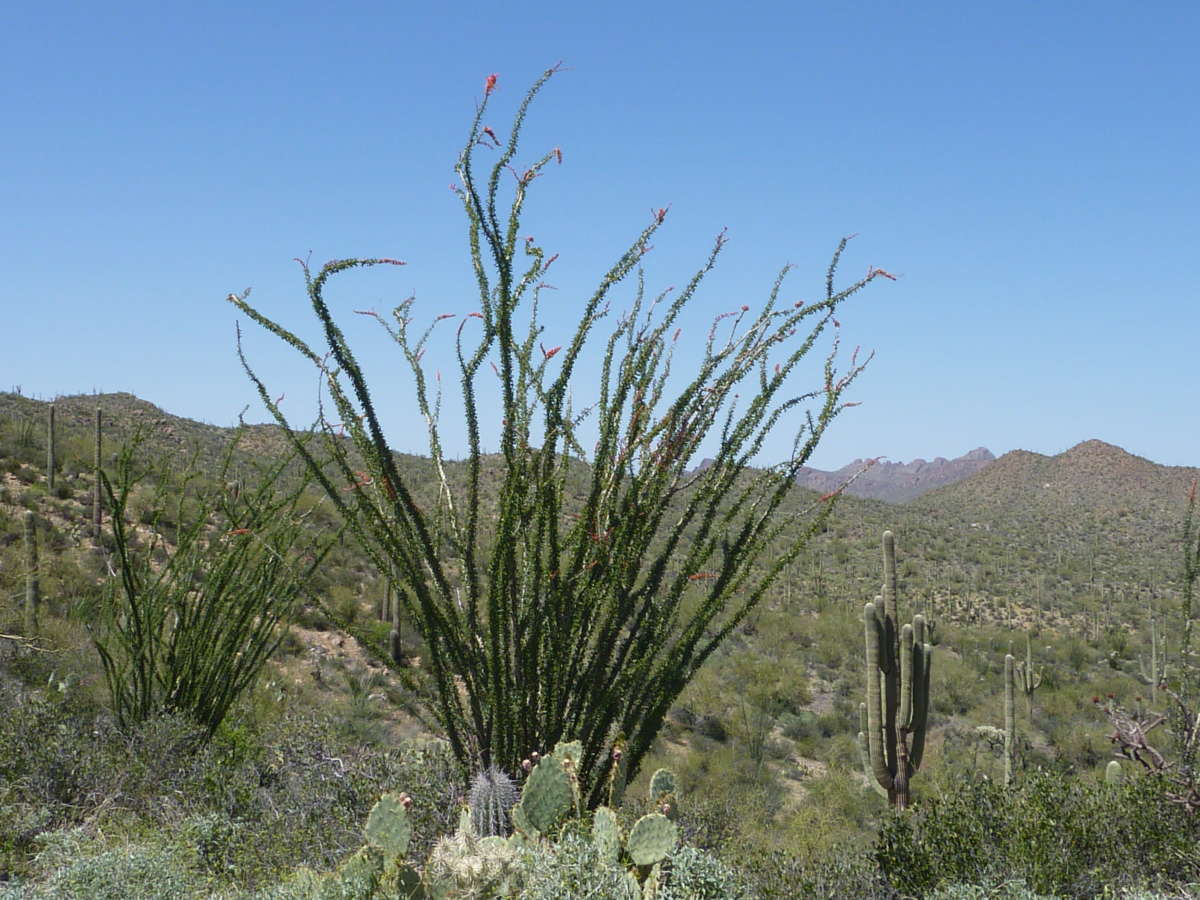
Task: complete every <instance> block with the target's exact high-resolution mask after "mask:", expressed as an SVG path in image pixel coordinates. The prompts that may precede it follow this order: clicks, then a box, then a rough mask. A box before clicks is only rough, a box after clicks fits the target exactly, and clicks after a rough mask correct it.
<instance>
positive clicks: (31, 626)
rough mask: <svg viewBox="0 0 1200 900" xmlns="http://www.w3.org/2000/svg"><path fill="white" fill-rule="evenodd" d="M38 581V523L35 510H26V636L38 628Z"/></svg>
mask: <svg viewBox="0 0 1200 900" xmlns="http://www.w3.org/2000/svg"><path fill="white" fill-rule="evenodd" d="M41 599H42V594H41V586H40V585H39V583H38V549H37V523H36V522H35V520H34V515H33V510H28V509H27V510H25V637H33V636H34V635H35V634H37V630H38V604H39V603H40V602H41Z"/></svg>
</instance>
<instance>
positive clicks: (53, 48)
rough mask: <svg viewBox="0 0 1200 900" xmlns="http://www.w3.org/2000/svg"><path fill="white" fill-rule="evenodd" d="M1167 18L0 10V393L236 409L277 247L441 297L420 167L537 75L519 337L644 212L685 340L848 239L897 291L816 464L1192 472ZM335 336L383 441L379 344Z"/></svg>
mask: <svg viewBox="0 0 1200 900" xmlns="http://www.w3.org/2000/svg"><path fill="white" fill-rule="evenodd" d="M441 10H445V11H441ZM1198 32H1200V4H1197V3H1195V2H1159V0H1148V2H1144V3H1138V4H1130V3H1127V2H1121V3H1117V2H1108V0H1097V2H1087V3H1083V2H1072V3H1068V2H1053V0H1051V2H1046V0H1040V2H1027V0H1004V2H979V3H962V2H954V3H950V2H944V3H943V2H936V3H935V2H914V3H882V2H873V3H872V2H866V3H864V2H858V3H854V2H851V3H843V4H830V3H822V4H816V3H804V2H801V3H796V2H787V3H784V2H779V3H755V2H744V3H739V4H734V5H732V6H731V5H729V4H711V3H705V2H687V3H682V2H678V3H677V2H671V3H647V2H639V3H629V2H626V0H616V2H608V3H602V4H587V5H586V6H584V5H581V4H571V3H558V4H533V5H529V4H525V5H519V4H511V3H490V4H486V5H483V4H477V3H470V2H466V3H456V4H453V5H446V6H440V5H437V4H432V3H426V4H411V3H395V2H392V3H356V2H347V3H343V4H329V3H313V2H307V0H295V2H289V3H286V4H284V3H250V4H246V3H236V4H235V3H226V2H210V3H204V2H200V3H189V4H173V3H167V4H164V3H130V2H121V0H114V2H106V3H95V4H91V3H88V4H85V3H56V2H52V0H51V2H42V3H38V4H33V3H25V4H18V5H14V6H13V7H12V8H10V9H9V12H8V13H7V14H6V17H5V28H4V31H3V35H2V36H0V74H2V75H3V85H4V87H3V89H2V90H3V94H2V96H3V109H4V116H5V124H6V128H5V137H4V139H3V142H2V143H0V160H2V162H3V165H0V196H2V197H3V210H4V215H3V217H2V218H0V262H2V263H3V268H4V277H3V283H2V284H3V286H2V287H0V306H2V310H3V322H4V334H5V339H4V342H3V344H4V348H3V352H2V353H0V388H3V389H5V390H7V389H10V387H12V386H16V385H19V386H20V387H21V389H22V391H23V392H24V393H25V394H27V395H33V396H40V397H43V398H50V397H53V396H55V395H57V394H60V393H79V392H89V391H91V390H93V389H97V390H102V391H116V390H124V391H131V392H133V393H136V394H138V395H139V396H141V397H144V398H145V399H148V400H150V401H152V402H154V403H156V404H158V405H159V406H162V407H163V408H165V409H167V410H168V411H170V412H172V413H176V414H179V415H185V416H189V417H192V418H197V419H202V420H205V421H210V422H215V423H217V424H229V423H231V422H232V421H233V420H234V419H235V417H236V415H237V413H238V411H239V410H240V409H241V408H242V407H243V406H244V405H245V404H247V403H251V402H252V401H253V400H254V396H253V393H252V390H251V387H250V385H249V383H248V382H247V380H246V378H245V376H244V374H243V373H242V372H241V370H240V368H239V365H238V362H237V359H236V356H235V352H234V323H235V320H236V318H237V316H236V311H235V310H234V309H233V308H232V307H230V306H229V305H228V304H226V303H225V302H224V299H223V298H224V297H225V296H226V294H228V293H229V292H231V291H240V290H242V289H243V288H246V287H252V288H253V294H252V299H253V300H254V301H255V302H256V303H257V304H259V305H260V307H261V308H262V309H264V310H265V311H267V312H268V313H269V314H271V315H273V316H275V317H277V318H279V319H281V320H283V321H284V322H285V323H286V324H289V325H291V326H293V327H295V328H296V329H297V330H300V331H302V332H303V333H305V334H309V335H311V334H312V333H313V328H312V324H311V323H312V317H311V313H310V312H309V311H308V309H307V308H306V306H305V298H304V294H303V285H302V281H301V276H300V272H299V270H298V267H297V266H296V264H295V263H294V262H293V261H292V259H293V257H296V256H304V255H306V254H307V253H308V252H309V251H311V252H312V254H313V260H314V261H318V262H319V261H324V260H326V259H330V258H335V257H346V256H371V255H379V256H393V257H399V258H401V259H404V260H406V261H407V262H408V265H407V266H406V267H404V268H399V269H397V268H388V269H387V270H386V271H377V272H371V273H368V274H361V275H360V274H358V273H354V274H352V275H350V276H344V277H343V278H342V280H341V281H340V282H339V283H338V285H339V286H338V287H337V289H336V290H335V291H334V292H332V293H331V299H332V300H334V302H335V305H336V306H337V307H338V308H339V309H343V310H346V311H347V312H348V311H349V310H352V309H357V308H363V307H368V306H373V307H375V308H378V309H380V310H386V309H390V307H391V306H392V305H394V303H395V302H397V301H399V300H401V299H403V298H404V297H407V296H409V295H410V294H413V293H415V294H416V297H417V303H418V306H417V312H418V315H429V316H433V315H436V314H437V313H440V312H456V313H460V314H462V313H465V312H469V311H471V310H472V309H475V308H477V301H475V300H473V298H472V296H471V288H472V282H471V277H470V273H469V270H468V268H467V264H466V263H467V255H466V246H465V240H464V238H465V227H464V224H463V220H462V212H461V208H460V207H459V205H458V203H457V201H456V200H455V198H454V196H453V195H452V194H451V193H450V191H449V190H448V187H447V185H448V184H449V183H450V182H451V181H453V180H455V179H454V174H453V165H454V162H455V160H456V158H457V154H458V151H459V149H460V147H461V144H462V142H463V139H464V137H465V134H466V129H467V126H468V124H469V121H470V118H471V116H472V113H473V111H474V107H475V103H476V102H477V101H478V100H479V98H480V97H481V95H482V88H483V81H484V78H485V76H486V75H488V74H489V73H493V72H494V73H497V74H498V76H499V86H498V89H497V92H496V94H495V97H494V106H493V107H492V108H491V109H490V111H489V122H490V123H491V124H492V125H493V126H494V127H496V128H497V130H499V129H500V128H501V127H503V126H504V125H506V124H507V122H508V115H509V114H510V113H511V111H512V109H513V108H514V107H515V105H516V104H517V102H519V100H520V98H521V96H522V94H523V92H524V90H525V88H526V87H527V86H528V85H529V84H530V83H531V82H532V81H533V80H534V79H535V78H536V77H537V76H538V74H539V73H540V72H541V71H542V70H543V69H545V68H546V67H547V66H549V65H552V64H553V63H555V62H556V61H558V60H562V61H563V62H564V66H565V68H566V71H564V72H563V74H562V75H561V76H559V77H556V78H555V79H554V80H553V81H552V82H551V83H550V85H549V86H548V87H547V89H546V90H545V91H544V92H543V95H542V97H541V98H540V99H539V101H538V102H537V104H536V105H535V107H534V109H533V111H532V113H531V119H530V122H529V128H528V130H527V133H526V139H525V142H524V147H525V150H526V155H525V157H524V158H525V159H529V160H531V159H533V158H535V157H537V156H540V155H541V153H543V152H545V151H546V150H548V149H550V148H552V147H554V146H559V147H561V148H562V150H563V153H564V164H563V165H562V166H561V167H552V168H551V169H550V170H549V171H548V173H547V176H546V177H545V178H542V179H539V180H538V181H537V182H536V183H535V188H536V190H535V191H534V193H533V195H532V199H531V203H530V224H529V226H528V229H529V230H530V231H531V233H534V234H536V236H537V238H538V240H539V242H540V243H541V244H542V245H543V246H544V247H545V248H546V250H547V252H548V253H552V252H559V253H560V254H561V258H560V262H559V263H557V264H556V265H557V266H558V269H557V270H556V275H557V277H558V280H557V281H556V284H558V285H559V287H560V290H559V291H558V293H557V294H556V295H555V296H554V302H555V303H556V304H559V307H558V308H556V309H554V310H552V311H551V315H550V318H549V320H548V324H549V325H550V326H551V327H553V326H554V325H555V323H556V322H557V321H558V320H557V319H556V318H555V317H556V316H562V317H563V318H562V319H561V321H562V322H564V323H565V322H566V321H567V320H568V319H569V314H570V313H571V311H572V310H575V309H578V305H579V303H580V302H581V300H582V298H583V297H584V296H585V294H586V292H587V290H588V289H589V288H590V287H591V286H593V285H594V283H595V280H596V278H597V276H598V274H599V273H600V272H601V271H602V267H603V265H604V264H605V263H606V262H607V261H609V260H610V259H611V258H612V257H613V256H614V254H615V253H617V252H618V251H619V250H620V249H621V248H622V247H623V246H624V245H625V244H626V243H627V242H628V241H629V239H630V238H631V237H632V236H633V235H635V234H636V233H637V231H638V230H639V229H640V228H641V227H642V226H643V225H644V224H645V223H646V222H647V221H648V216H649V211H650V210H651V209H652V208H656V207H662V206H667V205H668V204H669V205H670V209H671V212H670V216H669V217H668V220H667V224H666V226H665V229H664V230H663V231H661V232H660V234H659V236H658V237H657V238H656V241H655V245H656V246H655V250H654V252H653V253H652V254H650V255H649V256H648V257H647V276H648V280H649V284H650V285H652V286H654V287H664V286H666V285H668V284H677V283H680V282H682V281H684V280H685V279H686V277H687V275H688V274H689V273H690V271H691V270H692V268H694V266H695V265H696V264H698V263H699V262H700V261H701V260H702V258H703V255H704V254H705V252H706V251H707V249H708V247H709V245H710V243H711V241H712V238H713V236H714V235H715V234H716V233H717V232H718V231H719V230H720V229H721V228H723V227H728V228H729V236H730V243H729V246H728V250H727V252H726V253H725V255H724V258H723V261H722V263H721V265H720V267H719V269H718V270H717V272H716V273H715V274H714V275H713V276H712V278H711V280H710V282H709V284H708V287H707V289H706V290H705V291H704V292H703V294H702V295H701V296H700V297H699V298H698V300H697V304H696V310H695V319H694V320H693V321H694V322H695V323H696V325H695V327H694V331H693V333H695V334H697V335H700V334H701V333H703V332H705V331H707V325H706V322H707V320H708V319H709V318H710V317H711V316H712V315H713V314H715V313H717V312H721V311H724V310H728V309H732V308H735V307H736V306H740V305H741V304H742V303H748V304H751V305H754V304H757V303H759V302H761V301H762V300H763V299H764V298H765V296H766V293H767V290H768V288H769V286H770V284H771V281H772V279H773V277H774V275H775V273H776V271H777V270H778V269H779V268H780V266H782V265H783V264H784V263H788V262H791V263H793V264H795V265H796V267H797V268H796V271H795V273H794V275H793V278H792V281H791V282H790V284H791V289H790V292H789V295H790V296H795V297H798V298H809V299H812V298H816V297H818V296H819V295H820V290H821V286H822V282H823V274H824V269H825V265H826V262H827V260H828V256H829V252H830V251H831V250H832V248H833V247H834V245H835V244H836V242H837V240H838V238H840V237H841V236H842V235H845V234H850V233H858V234H859V237H857V238H856V239H855V240H854V241H853V242H852V244H851V249H850V251H849V253H848V254H847V257H846V260H845V263H844V272H845V276H846V278H852V277H857V276H859V275H861V274H863V273H864V272H865V271H866V269H867V267H868V266H869V265H877V266H881V267H883V268H886V269H888V270H890V271H892V272H895V273H897V274H899V275H900V276H901V277H900V279H899V280H898V281H896V282H894V283H893V282H887V281H880V282H877V283H876V284H875V285H873V286H872V287H871V288H870V289H868V291H866V292H865V293H864V294H862V295H860V296H859V297H858V298H856V299H855V300H854V301H853V303H852V305H851V306H849V307H847V308H846V309H845V310H844V312H843V314H842V315H841V317H840V318H841V322H842V332H843V342H844V344H845V345H846V346H847V347H853V346H854V345H855V344H861V345H862V346H863V347H864V348H867V349H874V350H875V351H876V356H875V359H874V361H873V362H872V364H871V366H870V367H869V368H868V370H867V371H866V373H864V375H863V376H862V377H861V379H860V380H859V381H858V382H857V385H856V386H855V387H854V388H853V390H852V394H853V397H852V399H855V400H859V401H862V406H860V407H858V408H856V409H853V410H848V411H847V412H846V413H845V414H844V415H843V416H842V417H841V418H840V419H839V420H838V421H837V423H836V424H835V426H834V428H833V429H832V430H831V432H830V433H829V435H828V436H827V438H826V441H825V443H824V445H823V446H822V448H821V449H820V450H819V451H818V454H817V456H816V457H815V458H814V460H813V463H814V464H816V465H819V466H823V467H827V468H833V467H837V466H839V465H841V464H843V463H845V462H847V461H849V460H850V459H852V458H854V457H866V456H875V455H880V454H882V455H886V456H888V457H889V458H891V459H893V460H909V459H912V458H914V457H918V456H922V457H926V458H928V457H932V456H935V455H943V456H955V455H958V454H961V453H963V452H966V451H967V450H969V449H971V448H973V447H975V446H979V445H984V446H987V447H989V448H990V449H992V450H993V451H994V452H996V453H997V454H999V453H1002V452H1005V451H1007V450H1011V449H1015V448H1024V449H1030V450H1036V451H1038V452H1043V453H1056V452H1059V451H1061V450H1064V449H1066V448H1068V447H1070V446H1072V445H1073V444H1075V443H1077V442H1079V441H1081V440H1085V439H1088V438H1099V439H1101V440H1105V441H1109V442H1111V443H1115V444H1119V445H1121V446H1123V447H1125V448H1126V449H1128V450H1130V451H1131V452H1134V453H1137V454H1139V455H1142V456H1146V457H1149V458H1150V459H1153V460H1155V461H1157V462H1162V463H1168V464H1173V465H1197V464H1200V440H1198V438H1200V417H1198V416H1197V397H1198V396H1200V390H1198V389H1200V353H1198V350H1197V335H1198V334H1200V329H1198V327H1197V326H1198V325H1200V304H1198V303H1197V294H1198V290H1197V281H1198V268H1197V266H1198V257H1197V247H1200V215H1198V211H1200V103H1198V102H1197V100H1196V95H1197V91H1198V90H1200V52H1197V49H1196V35H1197V33H1198ZM617 296H618V298H619V297H620V296H622V295H620V294H619V295H617ZM350 318H351V319H354V318H355V317H353V316H351V317H350ZM351 324H352V325H353V326H354V329H355V330H354V332H353V334H354V339H355V343H356V344H358V345H361V346H362V347H363V348H364V349H363V353H364V356H365V357H366V359H367V361H368V363H369V364H370V365H371V371H372V372H374V373H375V376H374V378H375V381H374V384H375V392H376V396H377V398H378V399H379V400H380V406H381V407H382V408H383V410H384V412H385V416H386V418H387V422H388V425H389V427H390V429H391V434H392V438H393V442H394V443H395V444H396V445H397V446H398V447H399V448H400V449H406V450H414V451H415V450H419V449H420V447H421V444H420V443H419V440H417V438H419V435H420V431H419V423H417V422H416V420H415V419H414V418H413V417H412V415H411V412H410V409H411V404H410V403H409V389H408V381H407V380H406V379H404V377H403V370H402V367H401V366H400V365H399V363H398V361H395V362H394V361H392V360H391V359H390V357H389V356H388V348H387V346H386V345H385V344H384V343H383V341H382V340H381V339H380V336H377V335H376V334H375V332H373V331H371V330H369V329H367V328H366V327H365V325H366V324H367V323H366V322H365V321H364V320H362V319H358V320H356V321H355V322H353V323H351ZM447 334H449V332H447ZM551 339H552V337H551ZM247 348H248V351H249V353H250V355H251V356H252V358H253V360H254V361H255V363H256V365H257V366H258V368H259V370H260V372H261V373H262V374H263V376H264V377H265V378H266V380H267V381H268V382H269V383H270V385H271V386H272V389H273V390H275V391H277V392H278V393H286V394H287V395H288V397H289V398H290V399H289V400H288V401H287V402H286V403H285V408H288V404H294V405H292V406H291V407H290V409H291V410H292V412H293V413H294V414H296V415H297V417H298V418H299V419H302V420H303V419H305V416H306V415H307V413H306V412H305V411H306V410H307V409H309V408H311V404H310V398H311V397H312V395H313V391H314V385H315V381H314V378H313V377H312V375H311V373H310V372H309V371H308V370H307V369H306V368H305V367H304V366H303V365H302V364H300V363H299V362H298V361H297V360H296V359H295V358H294V354H291V353H290V351H287V350H286V349H285V348H282V347H280V346H277V344H276V342H274V340H273V339H271V338H269V337H268V336H266V335H264V334H262V333H261V332H258V331H257V330H255V329H253V326H251V327H250V330H249V331H248V339H247ZM368 348H370V349H368ZM431 361H434V362H436V359H434V358H432V357H431ZM817 362H818V360H817V359H814V361H813V363H814V366H815V365H816V363H817ZM585 388H586V385H581V388H580V391H581V393H583V392H584V389H585ZM255 409H257V407H255ZM258 415H259V414H258V413H257V412H254V411H252V417H258ZM788 443H789V442H788V441H787V440H786V439H785V436H784V435H782V434H781V435H780V439H779V441H778V442H777V444H776V445H774V447H768V452H767V456H775V457H778V456H779V455H780V454H781V453H782V452H783V448H784V447H785V445H786V444H788ZM773 449H774V450H775V451H776V452H774V453H772V450H773Z"/></svg>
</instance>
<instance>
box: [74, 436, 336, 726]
mask: <svg viewBox="0 0 1200 900" xmlns="http://www.w3.org/2000/svg"><path fill="white" fill-rule="evenodd" d="M239 436H240V435H239ZM236 442H237V438H236V437H235V439H234V442H233V443H231V445H230V447H229V448H228V450H227V451H226V453H225V456H224V459H223V463H222V469H221V471H220V472H219V474H218V477H217V479H216V484H217V485H218V486H217V487H213V486H211V485H208V486H204V487H199V486H197V485H196V484H195V482H196V479H195V478H194V474H195V469H194V466H195V463H196V461H195V460H192V461H191V467H190V468H189V470H188V471H185V472H184V473H183V474H182V475H172V474H168V473H169V472H170V471H171V468H172V465H173V464H174V462H175V461H174V460H171V461H169V462H168V461H166V460H164V461H163V462H162V463H161V464H160V465H158V466H157V467H156V468H157V473H156V474H157V475H158V480H157V484H155V485H154V486H153V487H152V488H151V489H150V490H149V491H148V492H147V493H148V494H149V495H150V497H149V500H150V521H149V522H148V525H149V534H148V537H147V538H146V539H144V540H137V541H135V540H134V538H133V535H132V532H131V529H132V527H133V525H132V523H131V522H130V519H131V515H130V510H129V502H130V498H131V497H132V496H133V494H134V490H135V488H137V487H139V485H142V486H145V483H146V481H147V480H148V479H149V473H148V472H147V471H146V468H145V467H146V466H147V462H146V460H145V459H143V458H139V457H143V456H144V455H145V453H144V450H143V449H142V448H141V447H140V446H139V445H138V443H137V441H136V440H135V441H134V442H133V443H131V444H129V445H126V446H125V447H123V448H122V450H121V452H120V454H119V455H118V457H117V463H116V467H115V471H114V474H113V478H112V480H111V481H110V479H109V478H108V477H107V475H106V474H105V473H104V472H103V471H102V472H101V473H100V479H101V483H102V484H103V486H104V488H105V493H106V495H107V498H108V501H109V513H110V515H109V523H110V527H111V537H112V541H111V546H112V547H113V560H112V562H113V567H114V569H115V576H114V577H111V578H109V579H108V581H106V582H105V585H104V592H103V603H102V606H101V615H100V616H99V621H98V622H97V623H96V625H95V627H94V629H90V630H91V631H92V643H93V645H94V646H95V648H96V651H97V653H99V655H100V661H101V663H102V665H103V667H104V676H105V681H106V682H107V683H108V688H109V693H110V694H111V698H112V704H113V712H114V713H115V715H116V718H117V721H118V723H120V724H121V725H122V726H123V727H124V726H129V725H132V724H135V723H138V722H142V721H144V720H146V719H147V718H149V717H151V716H153V715H157V714H159V713H162V712H176V713H181V714H183V715H186V716H188V717H189V718H191V719H192V720H193V721H195V722H197V723H198V724H200V725H202V726H204V727H205V729H206V730H207V732H208V733H209V734H210V735H211V734H212V733H213V732H215V731H216V729H217V727H218V726H219V725H220V724H221V720H222V719H223V718H224V717H225V714H226V713H227V712H228V711H229V709H230V707H231V706H232V705H233V703H234V702H235V701H236V700H237V699H238V697H239V696H241V694H242V693H243V692H244V691H245V690H246V689H247V688H248V687H249V686H250V685H251V684H252V683H253V682H254V680H255V678H256V677H257V676H258V673H259V672H260V671H261V669H262V667H263V665H265V664H266V662H267V660H268V659H269V658H270V656H271V654H272V653H273V652H274V651H275V648H276V647H278V646H279V642H280V640H281V639H282V637H283V635H284V629H283V628H281V627H280V625H281V623H283V622H284V621H286V620H287V618H288V617H289V616H290V615H291V613H292V611H293V609H294V607H295V605H296V602H297V598H298V597H299V596H300V594H301V592H302V591H304V590H305V588H306V586H307V584H308V581H309V579H310V578H311V577H312V574H313V573H314V572H315V571H316V569H317V567H318V566H320V564H321V561H322V560H323V559H324V558H325V555H326V553H327V552H328V550H329V548H330V546H331V545H332V538H331V537H328V536H313V535H312V533H311V532H308V531H306V529H305V528H304V526H303V520H302V518H301V515H302V514H301V506H300V503H301V499H302V497H303V493H304V488H305V486H306V485H305V483H303V482H302V483H300V484H299V485H298V486H295V487H293V488H291V489H290V490H288V491H281V490H279V489H277V487H276V485H277V481H278V479H279V476H280V474H281V473H282V472H283V471H285V470H286V468H287V467H288V465H289V463H290V460H288V459H279V460H275V461H273V462H272V463H270V464H269V465H267V466H265V467H264V469H263V471H262V473H261V475H260V478H259V480H258V483H257V484H255V485H251V486H248V487H247V489H246V490H244V491H241V492H240V493H239V494H238V495H237V498H236V499H232V498H231V496H230V494H229V493H228V492H227V491H226V490H225V489H224V482H225V475H226V474H227V473H228V470H229V466H230V461H231V460H232V458H233V454H234V451H235V447H236ZM164 521H170V522H172V523H173V524H174V534H173V540H172V543H173V545H174V546H173V547H168V546H166V543H165V541H164V539H163V537H162V531H163V530H164V527H165V526H163V525H162V523H163V522H164Z"/></svg>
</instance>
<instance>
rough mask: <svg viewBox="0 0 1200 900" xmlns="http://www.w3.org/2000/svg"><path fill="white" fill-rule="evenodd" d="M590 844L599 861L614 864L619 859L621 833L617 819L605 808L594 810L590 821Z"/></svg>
mask: <svg viewBox="0 0 1200 900" xmlns="http://www.w3.org/2000/svg"><path fill="white" fill-rule="evenodd" d="M592 843H593V844H594V845H595V847H596V850H597V851H598V852H599V854H600V858H601V859H606V860H608V861H610V862H616V861H617V860H618V859H620V857H621V831H620V829H619V828H618V827H617V817H616V815H615V814H614V813H613V811H612V810H611V809H609V808H608V807H607V806H601V807H600V808H599V809H597V810H596V813H595V816H594V818H593V819H592Z"/></svg>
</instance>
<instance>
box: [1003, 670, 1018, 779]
mask: <svg viewBox="0 0 1200 900" xmlns="http://www.w3.org/2000/svg"><path fill="white" fill-rule="evenodd" d="M1015 662H1016V660H1014V659H1013V655H1012V654H1011V653H1009V654H1006V655H1005V657H1004V786H1005V787H1009V786H1010V785H1011V784H1012V783H1013V756H1014V755H1015V753H1016V746H1017V716H1016V712H1015V711H1014V703H1013V680H1014V673H1013V669H1014V665H1013V664H1014V663H1015Z"/></svg>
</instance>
